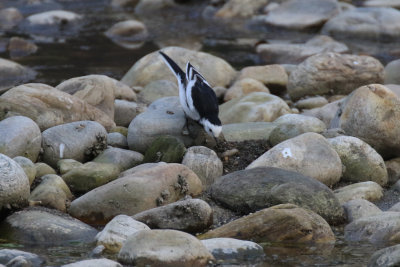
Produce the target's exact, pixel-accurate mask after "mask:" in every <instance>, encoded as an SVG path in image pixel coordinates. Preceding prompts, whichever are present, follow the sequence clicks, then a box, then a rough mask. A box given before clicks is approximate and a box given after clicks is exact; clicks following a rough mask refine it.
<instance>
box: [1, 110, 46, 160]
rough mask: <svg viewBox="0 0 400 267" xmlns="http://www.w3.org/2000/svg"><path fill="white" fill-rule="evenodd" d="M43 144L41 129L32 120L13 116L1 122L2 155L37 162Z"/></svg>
mask: <svg viewBox="0 0 400 267" xmlns="http://www.w3.org/2000/svg"><path fill="white" fill-rule="evenodd" d="M41 143H42V134H41V132H40V129H39V127H38V125H37V124H36V123H35V122H34V121H33V120H31V119H30V118H28V117H24V116H13V117H9V118H6V119H4V120H2V121H0V153H2V154H5V155H7V156H9V157H12V158H13V157H16V156H24V157H26V158H29V159H30V160H32V161H36V159H37V158H38V155H39V152H40V148H41Z"/></svg>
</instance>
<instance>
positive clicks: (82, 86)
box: [56, 75, 117, 119]
mask: <svg viewBox="0 0 400 267" xmlns="http://www.w3.org/2000/svg"><path fill="white" fill-rule="evenodd" d="M116 87H117V85H116V81H115V80H114V79H111V78H109V77H107V76H105V75H88V76H82V77H76V78H72V79H69V80H66V81H64V82H62V83H60V84H59V85H57V87H56V89H58V90H60V91H62V92H66V93H69V94H71V95H74V96H76V97H78V98H80V99H82V100H84V101H86V102H87V103H88V104H90V105H92V106H94V107H96V108H98V109H100V110H101V111H103V112H104V113H105V114H107V115H108V116H109V117H110V118H111V119H114V100H115V91H116Z"/></svg>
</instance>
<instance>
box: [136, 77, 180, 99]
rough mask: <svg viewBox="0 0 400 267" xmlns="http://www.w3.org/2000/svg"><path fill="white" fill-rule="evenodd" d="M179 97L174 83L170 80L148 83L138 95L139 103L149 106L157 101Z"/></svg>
mask: <svg viewBox="0 0 400 267" xmlns="http://www.w3.org/2000/svg"><path fill="white" fill-rule="evenodd" d="M168 96H179V89H178V86H177V85H176V83H175V82H173V81H170V80H157V81H152V82H149V83H148V84H147V85H146V86H145V87H144V88H143V89H142V90H141V91H140V92H139V94H138V99H139V101H140V102H141V103H145V104H151V103H153V102H154V101H156V100H157V99H160V98H163V97H168Z"/></svg>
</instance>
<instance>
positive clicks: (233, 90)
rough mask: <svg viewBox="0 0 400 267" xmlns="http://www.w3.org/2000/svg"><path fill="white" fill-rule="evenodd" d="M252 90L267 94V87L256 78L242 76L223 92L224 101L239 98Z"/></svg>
mask: <svg viewBox="0 0 400 267" xmlns="http://www.w3.org/2000/svg"><path fill="white" fill-rule="evenodd" d="M253 92H264V93H267V94H269V93H270V92H269V90H268V88H267V87H266V86H265V85H264V84H263V83H261V82H260V81H258V80H255V79H252V78H243V79H240V80H238V81H236V82H235V83H234V84H233V85H232V86H231V87H230V88H229V89H228V90H227V91H226V93H225V96H224V101H229V100H231V99H234V98H240V97H243V96H245V95H248V94H250V93H253Z"/></svg>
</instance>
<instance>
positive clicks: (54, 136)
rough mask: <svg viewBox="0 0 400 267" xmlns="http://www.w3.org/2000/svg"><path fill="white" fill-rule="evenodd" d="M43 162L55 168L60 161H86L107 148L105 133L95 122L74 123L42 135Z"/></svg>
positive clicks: (52, 129)
mask: <svg viewBox="0 0 400 267" xmlns="http://www.w3.org/2000/svg"><path fill="white" fill-rule="evenodd" d="M42 136H43V141H42V148H43V161H44V162H46V163H48V164H49V165H51V166H53V167H56V166H57V162H58V161H59V160H60V159H65V158H67V159H75V160H77V161H79V162H85V161H88V160H90V159H92V158H94V157H95V156H97V155H99V154H100V153H101V152H102V151H103V150H104V149H106V147H107V131H106V130H105V129H104V127H103V126H102V125H101V124H100V123H98V122H95V121H76V122H70V123H66V124H62V125H58V126H54V127H51V128H49V129H47V130H45V131H44V132H43V133H42Z"/></svg>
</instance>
